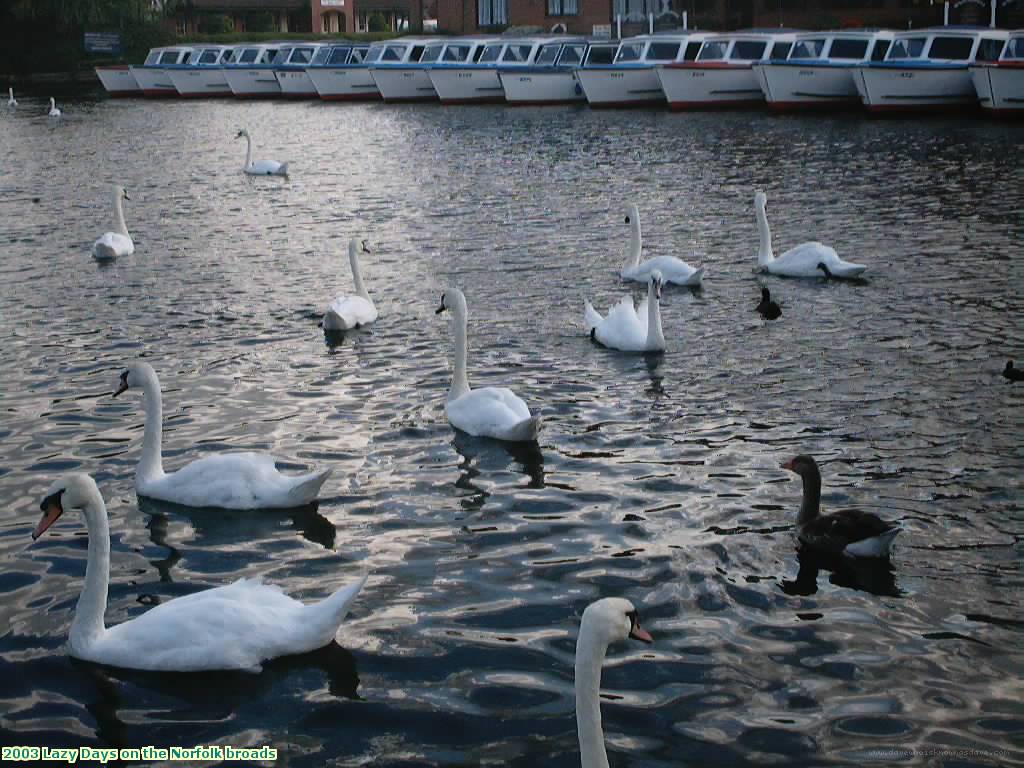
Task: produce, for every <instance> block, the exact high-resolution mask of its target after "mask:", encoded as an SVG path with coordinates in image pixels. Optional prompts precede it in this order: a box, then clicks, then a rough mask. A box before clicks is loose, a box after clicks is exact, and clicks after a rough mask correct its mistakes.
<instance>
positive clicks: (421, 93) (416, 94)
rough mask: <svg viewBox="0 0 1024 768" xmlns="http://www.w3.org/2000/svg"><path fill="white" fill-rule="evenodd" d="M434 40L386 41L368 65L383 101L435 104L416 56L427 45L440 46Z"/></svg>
mask: <svg viewBox="0 0 1024 768" xmlns="http://www.w3.org/2000/svg"><path fill="white" fill-rule="evenodd" d="M444 42H445V41H444V40H441V39H437V38H425V37H403V38H399V39H397V40H389V41H388V42H387V43H386V44H385V45H384V46H382V48H381V51H380V55H379V56H378V57H376V59H375V60H374V61H373V62H371V63H370V74H371V75H372V76H373V81H374V82H375V83H376V84H377V89H378V90H379V91H380V95H381V97H382V98H383V99H384V101H437V91H435V90H434V84H433V83H431V82H430V74H429V72H428V71H427V67H426V66H425V65H423V64H420V63H419V62H420V57H422V56H423V52H424V51H425V50H426V48H427V46H429V45H439V44H443V43H444Z"/></svg>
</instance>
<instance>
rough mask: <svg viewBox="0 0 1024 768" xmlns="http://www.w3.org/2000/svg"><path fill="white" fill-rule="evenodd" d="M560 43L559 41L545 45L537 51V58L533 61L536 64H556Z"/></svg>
mask: <svg viewBox="0 0 1024 768" xmlns="http://www.w3.org/2000/svg"><path fill="white" fill-rule="evenodd" d="M559 47H560V45H559V44H558V43H551V44H550V45H545V46H544V47H542V48H541V49H540V50H539V51H538V52H537V58H536V60H535V61H534V62H533V63H534V64H554V63H555V59H557V58H558V49H559Z"/></svg>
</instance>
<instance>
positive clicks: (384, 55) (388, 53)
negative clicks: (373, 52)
mask: <svg viewBox="0 0 1024 768" xmlns="http://www.w3.org/2000/svg"><path fill="white" fill-rule="evenodd" d="M406 50H407V49H406V47H405V46H404V45H389V46H387V47H385V48H384V50H383V51H382V52H381V54H380V60H381V61H402V60H403V59H404V58H405V52H406Z"/></svg>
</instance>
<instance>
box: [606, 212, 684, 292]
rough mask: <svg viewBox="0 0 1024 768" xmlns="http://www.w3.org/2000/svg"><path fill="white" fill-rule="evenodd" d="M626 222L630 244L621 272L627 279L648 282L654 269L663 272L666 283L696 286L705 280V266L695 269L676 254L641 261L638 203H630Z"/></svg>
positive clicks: (641, 243)
mask: <svg viewBox="0 0 1024 768" xmlns="http://www.w3.org/2000/svg"><path fill="white" fill-rule="evenodd" d="M626 223H627V224H629V246H628V248H627V250H626V263H625V264H623V265H622V271H621V272H620V273H619V274H620V275H622V277H623V279H625V280H632V281H634V282H637V283H646V282H647V281H648V280H650V278H651V273H652V272H653V271H654V270H658V271H659V272H661V275H662V279H663V280H664V281H665V282H666V283H675V284H676V285H686V286H690V287H696V286H699V285H700V284H701V282H702V281H703V280H704V268H703V267H701V268H699V269H694V268H693V267H691V266H690V265H689V264H687V263H686V262H685V261H683V260H682V259H677V258H676V257H675V256H656V257H654V258H653V259H647V260H646V261H644V262H642V263H641V261H640V252H641V250H642V246H643V238H642V236H641V234H640V209H639V208H638V207H637V205H636V203H630V204H629V206H628V209H627V212H626Z"/></svg>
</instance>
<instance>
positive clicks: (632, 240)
mask: <svg viewBox="0 0 1024 768" xmlns="http://www.w3.org/2000/svg"><path fill="white" fill-rule="evenodd" d="M642 247H643V238H642V237H641V235H640V216H639V215H637V213H636V211H632V212H631V213H630V217H629V245H628V246H627V247H626V263H625V264H624V265H623V267H622V268H623V269H630V268H632V267H635V266H638V265H639V264H640V251H641V249H642Z"/></svg>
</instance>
